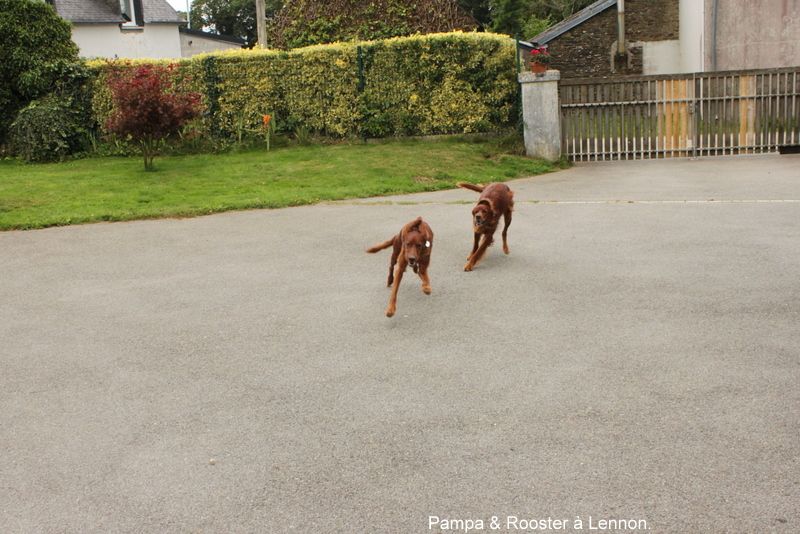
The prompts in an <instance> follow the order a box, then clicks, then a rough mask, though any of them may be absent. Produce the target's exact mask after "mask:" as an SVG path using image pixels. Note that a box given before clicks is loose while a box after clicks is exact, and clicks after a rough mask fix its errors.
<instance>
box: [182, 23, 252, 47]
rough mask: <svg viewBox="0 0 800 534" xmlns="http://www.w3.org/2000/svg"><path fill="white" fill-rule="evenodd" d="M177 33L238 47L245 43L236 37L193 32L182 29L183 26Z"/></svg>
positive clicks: (199, 31)
mask: <svg viewBox="0 0 800 534" xmlns="http://www.w3.org/2000/svg"><path fill="white" fill-rule="evenodd" d="M178 31H180V32H181V33H185V34H187V35H195V36H197V37H202V38H204V39H212V40H214V41H224V42H226V43H234V44H238V45H244V44H245V43H246V42H247V41H245V40H244V39H239V38H238V37H234V36H232V35H219V34H216V33H211V32H204V31H202V30H193V29H189V28H184V27H183V26H181V27H180V28H178Z"/></svg>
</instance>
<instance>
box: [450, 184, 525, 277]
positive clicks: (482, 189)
mask: <svg viewBox="0 0 800 534" xmlns="http://www.w3.org/2000/svg"><path fill="white" fill-rule="evenodd" d="M458 187H463V188H464V189H471V190H472V191H477V192H478V193H480V194H481V196H480V197H479V198H478V203H477V204H476V205H475V207H474V208H472V229H473V232H474V234H475V241H474V243H473V245H472V252H470V254H469V256H467V263H466V265H464V270H465V271H471V270H472V269H473V268H474V267H475V266H476V265H477V264H478V262H479V261H481V258H483V255H484V253H485V252H486V249H487V248H489V245H491V244H492V242H493V241H494V233H495V231H496V230H497V225H498V223H499V222H500V216H501V215H502V216H503V220H504V223H505V226H503V252H505V253H506V254H508V240H507V238H506V235H507V234H508V227H509V226H511V212H512V211H513V210H514V192H513V191H512V190H511V189H509V187H508V186H507V185H506V184H498V183H495V184H489V185H486V186H483V185H475V184H467V183H464V182H458ZM481 235H483V241H482V242H480V245H479V244H478V243H479V241H480V239H481Z"/></svg>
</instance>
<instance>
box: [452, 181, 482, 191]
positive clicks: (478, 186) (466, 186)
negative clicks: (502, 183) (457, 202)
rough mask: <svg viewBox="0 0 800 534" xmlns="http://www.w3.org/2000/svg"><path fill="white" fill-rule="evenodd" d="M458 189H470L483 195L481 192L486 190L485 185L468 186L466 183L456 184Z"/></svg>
mask: <svg viewBox="0 0 800 534" xmlns="http://www.w3.org/2000/svg"><path fill="white" fill-rule="evenodd" d="M456 185H457V186H458V187H463V188H464V189H471V190H473V191H476V192H478V193H483V190H484V189H486V186H485V185H480V184H468V183H467V182H458V183H457V184H456Z"/></svg>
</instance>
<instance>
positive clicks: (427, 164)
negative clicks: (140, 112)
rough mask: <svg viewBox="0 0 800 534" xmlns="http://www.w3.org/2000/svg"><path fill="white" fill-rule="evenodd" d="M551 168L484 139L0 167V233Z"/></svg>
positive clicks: (423, 186) (448, 183) (419, 187)
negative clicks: (148, 162) (147, 162)
mask: <svg viewBox="0 0 800 534" xmlns="http://www.w3.org/2000/svg"><path fill="white" fill-rule="evenodd" d="M553 169H554V165H552V164H550V163H547V162H543V161H539V160H533V159H528V158H524V157H520V156H513V155H509V154H504V153H503V149H502V148H501V143H498V142H496V141H491V140H486V139H483V140H472V141H469V140H463V139H447V140H436V141H426V140H404V141H392V142H385V143H374V144H373V143H370V144H363V143H354V144H339V145H321V146H319V145H317V146H294V147H285V148H278V149H273V150H272V151H270V152H266V151H265V150H253V151H245V152H231V153H224V154H201V155H187V156H171V157H161V158H156V171H155V172H145V171H144V170H143V165H142V161H141V159H140V158H134V157H131V158H115V157H108V158H89V159H80V160H74V161H69V162H66V163H54V164H39V165H31V164H23V163H19V162H16V161H3V162H0V230H11V229H27V228H43V227H46V226H57V225H65V224H78V223H86V222H92V221H123V220H131V219H146V218H155V217H185V216H192V215H201V214H207V213H214V212H220V211H226V210H238V209H249V208H281V207H285V206H297V205H301V204H312V203H315V202H320V201H324V200H336V199H345V198H357V197H371V196H381V195H390V194H397V193H412V192H419V191H433V190H437V189H447V188H450V187H453V186H454V184H455V182H456V181H459V180H461V181H470V182H484V183H485V182H491V181H502V180H508V179H511V178H517V177H521V176H530V175H534V174H540V173H543V172H548V171H550V170H553Z"/></svg>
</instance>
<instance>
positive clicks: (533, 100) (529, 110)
mask: <svg viewBox="0 0 800 534" xmlns="http://www.w3.org/2000/svg"><path fill="white" fill-rule="evenodd" d="M560 79H561V73H560V72H559V71H557V70H548V71H547V72H543V73H539V74H537V73H533V72H522V73H520V74H519V83H520V86H521V88H522V122H523V124H524V128H523V130H524V137H525V152H526V153H527V154H528V156H531V157H534V158H542V159H546V160H549V161H555V160H557V159H559V158H560V157H561V108H560V106H559V102H558V80H560Z"/></svg>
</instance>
